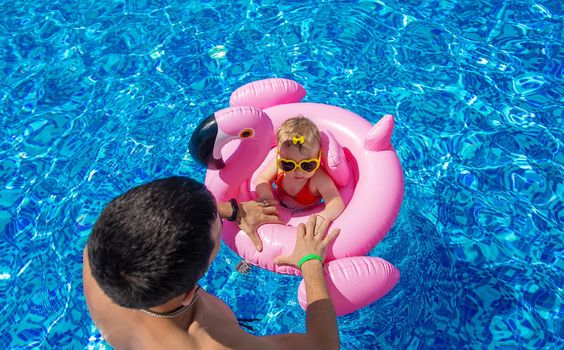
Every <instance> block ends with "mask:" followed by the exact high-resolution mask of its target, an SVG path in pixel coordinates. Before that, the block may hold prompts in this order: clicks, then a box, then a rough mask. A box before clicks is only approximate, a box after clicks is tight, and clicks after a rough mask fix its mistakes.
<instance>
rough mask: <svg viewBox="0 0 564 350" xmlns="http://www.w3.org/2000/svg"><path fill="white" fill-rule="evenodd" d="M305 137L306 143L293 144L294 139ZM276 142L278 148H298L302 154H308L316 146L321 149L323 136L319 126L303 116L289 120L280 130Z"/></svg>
mask: <svg viewBox="0 0 564 350" xmlns="http://www.w3.org/2000/svg"><path fill="white" fill-rule="evenodd" d="M301 136H303V138H304V142H303V143H301V142H298V144H294V143H293V139H294V137H301ZM276 142H277V144H278V148H280V149H281V148H287V147H290V146H294V147H298V150H299V151H300V153H301V154H306V153H307V152H309V151H310V150H311V149H312V148H315V147H316V146H320V147H321V136H320V134H319V129H318V128H317V126H316V125H315V124H314V123H313V122H312V121H311V120H309V119H307V118H306V117H304V116H303V115H298V116H296V117H293V118H289V119H287V120H286V121H285V122H284V123H282V125H280V128H278V133H277V135H276Z"/></svg>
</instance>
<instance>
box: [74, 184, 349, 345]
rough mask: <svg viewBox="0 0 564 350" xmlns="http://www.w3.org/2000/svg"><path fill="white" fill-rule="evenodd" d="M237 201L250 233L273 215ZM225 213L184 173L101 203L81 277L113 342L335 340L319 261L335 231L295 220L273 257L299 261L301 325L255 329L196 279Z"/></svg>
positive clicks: (299, 342) (319, 342) (283, 261)
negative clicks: (286, 252)
mask: <svg viewBox="0 0 564 350" xmlns="http://www.w3.org/2000/svg"><path fill="white" fill-rule="evenodd" d="M245 205H246V209H247V210H246V214H245V217H244V219H245V220H241V221H246V222H245V223H243V224H242V225H246V228H247V229H249V230H252V231H253V232H254V229H255V228H256V226H257V225H258V223H259V222H260V221H264V220H265V219H266V220H268V215H273V214H272V212H266V213H265V212H260V211H258V208H260V207H259V206H258V204H257V205H254V206H253V204H252V202H248V203H246V204H244V205H243V206H245ZM239 211H241V212H243V210H239ZM232 214H233V213H232V209H231V206H230V205H225V204H220V205H219V206H216V203H215V200H214V198H213V197H212V195H211V194H210V193H209V192H208V191H207V189H206V188H205V187H204V185H202V184H200V183H198V182H197V181H195V180H192V179H190V178H186V177H171V178H166V179H162V180H157V181H153V182H151V183H148V184H145V185H142V186H139V187H135V188H133V189H131V190H129V191H128V192H127V193H125V194H123V195H121V196H119V197H118V198H116V199H114V200H113V201H112V202H110V204H108V206H107V207H106V208H105V209H104V211H103V212H102V214H101V215H100V217H99V218H98V220H97V222H96V224H95V225H94V228H93V229H92V234H91V236H90V238H89V239H88V243H87V246H86V248H85V249H84V266H83V281H84V294H85V296H86V302H87V304H88V308H89V310H90V314H91V316H92V319H93V320H94V323H95V324H96V326H97V327H98V329H99V330H100V332H101V333H102V335H103V336H104V337H105V339H106V340H107V341H108V342H109V343H110V344H111V345H112V346H113V347H115V348H116V349H205V350H214V349H245V350H249V349H293V350H298V349H308V350H310V349H323V350H325V349H338V348H339V334H338V329H337V322H336V315H335V310H334V308H333V304H332V302H331V300H330V297H329V294H328V291H327V286H326V283H325V279H324V274H323V265H322V262H321V261H322V260H323V258H324V257H325V252H326V249H327V245H328V244H329V243H330V242H332V241H333V240H334V239H335V238H336V236H337V235H338V233H339V231H338V230H333V231H332V232H331V233H330V234H329V235H327V237H326V238H323V237H322V236H323V234H318V235H315V234H314V226H315V219H313V218H312V219H311V220H309V221H308V223H307V225H305V226H304V225H300V226H299V227H298V229H297V241H296V247H295V249H294V252H293V253H292V254H291V255H290V256H287V257H279V258H277V259H276V261H275V262H276V263H277V264H286V265H294V266H298V265H301V270H302V273H303V277H304V280H305V284H306V290H307V298H308V307H307V310H306V328H307V331H306V333H305V334H280V335H274V336H265V337H257V336H253V335H251V334H249V333H246V332H245V331H244V330H243V329H242V328H241V327H240V326H239V324H238V322H237V319H236V318H235V315H234V314H233V312H232V311H231V310H230V309H229V307H228V306H227V305H226V304H224V303H223V302H222V301H221V300H219V299H217V298H216V297H214V296H213V295H211V294H208V293H206V292H205V291H204V290H203V289H201V288H200V287H198V286H197V281H198V280H199V279H200V277H201V276H202V275H203V274H204V273H205V272H206V270H207V268H208V266H209V265H210V264H211V263H212V261H213V259H214V258H215V256H216V254H217V252H218V250H219V246H220V236H221V230H222V221H221V218H228V217H230V216H231V215H232ZM270 218H272V217H270ZM304 257H305V258H304ZM311 257H314V258H311ZM308 259H309V260H308ZM304 260H305V262H304Z"/></svg>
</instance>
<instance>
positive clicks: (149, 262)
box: [87, 177, 218, 309]
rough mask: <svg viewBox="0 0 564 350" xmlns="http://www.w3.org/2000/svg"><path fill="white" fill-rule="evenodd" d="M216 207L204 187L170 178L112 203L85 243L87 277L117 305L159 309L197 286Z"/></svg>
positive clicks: (205, 262)
mask: <svg viewBox="0 0 564 350" xmlns="http://www.w3.org/2000/svg"><path fill="white" fill-rule="evenodd" d="M217 215H218V212H217V206H216V203H215V200H214V198H213V196H212V195H211V193H210V192H209V191H208V190H207V189H206V188H205V186H204V185H203V184H201V183H199V182H197V181H195V180H193V179H191V178H188V177H170V178H166V179H161V180H156V181H153V182H150V183H147V184H144V185H141V186H138V187H135V188H132V189H131V190H129V191H128V192H126V193H125V194H123V195H121V196H119V197H117V198H115V199H114V200H112V201H111V202H110V203H109V204H108V205H107V207H106V208H105V209H104V210H103V212H102V214H101V215H100V217H99V218H98V220H97V221H96V223H95V225H94V228H93V229H92V234H91V235H90V238H89V239H88V243H87V247H88V260H89V264H90V269H91V271H92V276H93V277H94V279H95V280H96V282H97V283H98V285H99V286H100V288H101V289H102V290H103V291H104V293H106V295H107V296H108V297H109V298H110V299H111V300H112V301H113V302H115V303H116V304H118V305H120V306H123V307H127V308H135V309H146V308H150V307H154V306H158V305H162V304H164V303H166V302H168V301H169V300H171V299H172V298H174V297H177V296H180V295H182V294H183V293H186V292H188V291H189V290H191V289H192V288H194V287H195V286H196V283H197V281H198V279H199V278H200V277H201V276H202V275H203V274H204V272H205V271H206V269H207V267H208V264H209V258H210V256H211V252H212V250H213V248H214V242H213V240H212V236H211V227H212V225H213V223H214V222H215V220H216V219H217Z"/></svg>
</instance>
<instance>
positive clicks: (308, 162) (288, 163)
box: [276, 150, 321, 173]
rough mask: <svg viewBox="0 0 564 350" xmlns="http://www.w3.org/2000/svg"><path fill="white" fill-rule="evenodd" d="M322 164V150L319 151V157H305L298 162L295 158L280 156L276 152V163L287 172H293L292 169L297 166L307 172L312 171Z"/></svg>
mask: <svg viewBox="0 0 564 350" xmlns="http://www.w3.org/2000/svg"><path fill="white" fill-rule="evenodd" d="M320 164H321V150H320V151H319V156H318V157H317V159H315V158H313V159H304V160H302V161H300V162H299V163H297V162H296V161H295V160H293V159H285V158H280V154H278V152H276V165H277V166H278V168H279V169H280V170H282V171H283V172H285V173H291V172H292V171H294V170H296V168H300V170H301V171H303V172H305V173H312V172H314V171H316V170H317V168H319V165H320Z"/></svg>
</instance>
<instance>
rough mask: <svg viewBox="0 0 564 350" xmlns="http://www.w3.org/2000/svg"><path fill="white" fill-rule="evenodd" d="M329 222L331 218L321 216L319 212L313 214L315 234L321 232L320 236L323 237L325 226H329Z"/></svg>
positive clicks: (325, 230)
mask: <svg viewBox="0 0 564 350" xmlns="http://www.w3.org/2000/svg"><path fill="white" fill-rule="evenodd" d="M330 223H331V220H329V219H327V218H325V217H323V216H322V215H321V214H317V215H315V228H314V232H315V235H319V234H321V237H323V235H324V234H325V232H327V228H328V227H329V224H330Z"/></svg>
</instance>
